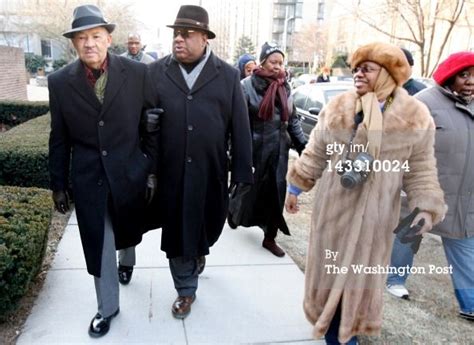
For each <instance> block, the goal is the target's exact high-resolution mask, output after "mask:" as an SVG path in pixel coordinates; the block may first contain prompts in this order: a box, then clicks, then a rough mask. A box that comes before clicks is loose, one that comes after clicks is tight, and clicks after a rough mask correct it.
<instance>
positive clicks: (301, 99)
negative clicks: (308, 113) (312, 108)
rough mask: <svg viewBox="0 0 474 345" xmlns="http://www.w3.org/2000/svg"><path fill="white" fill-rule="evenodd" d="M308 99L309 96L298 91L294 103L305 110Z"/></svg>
mask: <svg viewBox="0 0 474 345" xmlns="http://www.w3.org/2000/svg"><path fill="white" fill-rule="evenodd" d="M306 98H307V96H306V93H305V92H304V90H301V91H297V92H295V93H294V95H293V103H294V104H295V106H296V107H298V108H301V109H304V105H305V103H306Z"/></svg>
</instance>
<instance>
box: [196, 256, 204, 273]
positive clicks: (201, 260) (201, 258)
mask: <svg viewBox="0 0 474 345" xmlns="http://www.w3.org/2000/svg"><path fill="white" fill-rule="evenodd" d="M197 264H198V274H201V273H202V272H204V267H206V257H205V256H198V257H197Z"/></svg>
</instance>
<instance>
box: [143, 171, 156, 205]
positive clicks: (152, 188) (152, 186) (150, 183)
mask: <svg viewBox="0 0 474 345" xmlns="http://www.w3.org/2000/svg"><path fill="white" fill-rule="evenodd" d="M157 184H158V181H157V179H156V175H154V174H150V175H148V178H147V180H146V192H145V199H146V202H147V204H150V203H151V201H152V200H153V197H154V196H155V192H156V187H157Z"/></svg>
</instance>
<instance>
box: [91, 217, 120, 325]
mask: <svg viewBox="0 0 474 345" xmlns="http://www.w3.org/2000/svg"><path fill="white" fill-rule="evenodd" d="M94 284H95V293H96V296H97V309H98V311H99V313H100V315H102V316H103V317H108V316H110V315H112V314H113V313H114V312H115V311H116V310H117V309H118V307H119V281H118V274H117V256H116V250H115V238H114V230H113V228H112V222H111V220H110V215H109V212H108V211H106V213H105V219H104V244H103V246H102V263H101V268H100V277H95V276H94Z"/></svg>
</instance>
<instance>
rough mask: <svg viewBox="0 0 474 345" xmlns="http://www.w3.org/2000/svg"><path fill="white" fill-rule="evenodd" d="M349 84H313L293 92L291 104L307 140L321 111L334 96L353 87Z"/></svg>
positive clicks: (300, 87)
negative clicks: (294, 108) (293, 105)
mask: <svg viewBox="0 0 474 345" xmlns="http://www.w3.org/2000/svg"><path fill="white" fill-rule="evenodd" d="M353 85H354V84H353V83H351V82H342V81H341V82H334V83H333V82H330V83H315V84H306V85H302V86H299V87H298V88H296V89H295V90H293V92H292V95H293V102H294V104H295V106H296V112H297V114H298V116H299V117H300V119H301V127H302V128H303V132H304V134H305V136H306V137H307V138H308V137H309V134H310V133H311V130H312V129H313V127H314V126H315V125H316V123H317V122H318V115H319V112H320V111H321V109H322V108H323V107H324V106H325V105H326V104H327V103H328V102H329V101H330V100H331V99H332V98H333V97H335V96H337V95H339V94H340V93H342V92H344V91H347V90H349V89H351V88H352V87H353Z"/></svg>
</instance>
